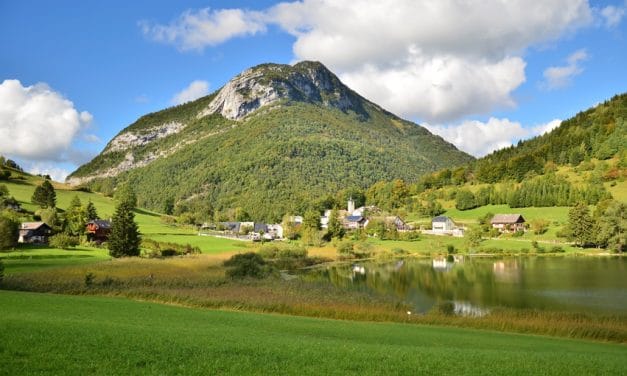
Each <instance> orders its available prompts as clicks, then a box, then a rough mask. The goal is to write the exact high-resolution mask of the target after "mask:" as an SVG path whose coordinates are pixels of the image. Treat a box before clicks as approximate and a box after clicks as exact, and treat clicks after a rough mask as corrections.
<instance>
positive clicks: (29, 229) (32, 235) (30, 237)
mask: <svg viewBox="0 0 627 376" xmlns="http://www.w3.org/2000/svg"><path fill="white" fill-rule="evenodd" d="M50 235H52V228H51V227H50V226H48V225H47V224H46V223H44V222H24V223H22V224H21V225H20V237H19V238H18V240H17V241H18V242H19V243H37V244H45V243H48V237H49V236H50Z"/></svg>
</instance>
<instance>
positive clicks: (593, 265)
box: [318, 257, 627, 309]
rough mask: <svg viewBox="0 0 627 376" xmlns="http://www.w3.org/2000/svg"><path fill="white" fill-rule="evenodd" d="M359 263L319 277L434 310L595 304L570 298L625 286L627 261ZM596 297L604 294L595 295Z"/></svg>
mask: <svg viewBox="0 0 627 376" xmlns="http://www.w3.org/2000/svg"><path fill="white" fill-rule="evenodd" d="M359 265H360V269H359V270H362V269H361V266H363V274H361V273H356V272H355V271H354V270H353V269H352V266H351V265H345V266H336V267H331V268H329V269H327V270H326V271H324V272H320V273H321V274H318V277H319V278H321V279H324V280H327V281H330V282H331V283H332V284H333V285H335V286H337V287H338V288H343V289H350V290H358V291H367V292H370V293H374V294H381V295H386V296H391V297H395V298H397V299H399V300H402V301H404V302H408V303H411V304H415V305H416V306H417V307H418V308H422V309H429V308H430V306H431V305H432V304H433V303H434V302H436V301H455V302H467V303H470V304H473V305H475V306H480V307H497V306H503V307H511V308H544V309H550V308H560V309H562V308H564V307H577V306H587V305H590V304H592V303H590V302H589V301H585V300H582V301H581V302H577V301H572V299H571V297H572V296H577V294H580V295H581V294H582V293H581V292H582V291H583V292H584V293H585V292H586V291H604V290H603V289H606V290H607V291H610V293H612V294H614V293H613V291H622V290H621V289H623V288H624V287H622V286H624V272H625V269H626V268H627V267H626V266H625V265H627V260H622V259H620V260H614V259H610V258H607V259H599V260H596V259H590V258H588V259H585V260H581V259H576V258H549V257H544V258H539V257H538V258H536V257H523V258H483V259H477V258H475V259H466V261H465V262H463V263H455V264H454V265H452V266H451V265H447V267H446V268H442V267H440V268H438V269H437V270H436V269H434V268H433V267H432V263H431V260H404V262H403V263H398V262H387V263H375V262H370V263H360V264H359ZM591 289H592V290H591ZM595 289H596V290H595ZM610 293H608V294H609V295H608V297H607V298H605V299H615V298H612V297H613V296H616V295H612V294H610ZM595 298H596V299H597V300H599V301H600V300H602V299H603V298H602V297H598V296H596V295H595ZM582 299H588V300H590V298H587V297H584V298H582ZM597 300H594V302H597ZM594 302H593V303H594ZM595 304H596V303H595ZM607 304H608V305H610V306H612V304H613V305H616V304H615V303H614V302H610V303H607Z"/></svg>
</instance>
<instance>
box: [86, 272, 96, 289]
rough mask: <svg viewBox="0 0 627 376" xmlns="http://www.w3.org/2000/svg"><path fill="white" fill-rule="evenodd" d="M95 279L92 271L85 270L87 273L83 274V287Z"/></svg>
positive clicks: (91, 283)
mask: <svg viewBox="0 0 627 376" xmlns="http://www.w3.org/2000/svg"><path fill="white" fill-rule="evenodd" d="M95 279H96V276H95V275H94V273H92V272H87V274H85V287H91V286H93V284H94V280H95Z"/></svg>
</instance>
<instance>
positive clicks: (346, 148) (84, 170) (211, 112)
mask: <svg viewBox="0 0 627 376" xmlns="http://www.w3.org/2000/svg"><path fill="white" fill-rule="evenodd" d="M472 160H473V158H472V157H471V156H469V155H468V154H466V153H464V152H461V151H459V150H457V149H456V148H455V147H454V146H453V145H452V144H450V143H448V142H446V141H444V140H443V139H442V138H440V137H438V136H435V135H433V134H431V133H430V132H429V131H427V130H426V129H425V128H423V127H421V126H418V125H416V124H414V123H412V122H409V121H406V120H403V119H401V118H399V117H397V116H395V115H393V114H391V113H389V112H387V111H385V110H384V109H382V108H381V107H379V106H378V105H376V104H374V103H372V102H369V101H367V100H366V99H364V98H363V97H361V96H359V95H358V94H357V93H355V92H354V91H352V90H351V89H349V88H348V87H346V86H345V85H344V84H342V83H341V82H340V80H339V79H338V78H337V77H336V76H335V75H334V74H333V73H332V72H330V71H329V70H328V69H327V68H325V67H324V66H323V65H322V64H320V63H317V62H301V63H298V64H296V65H293V66H290V65H277V64H263V65H259V66H256V67H254V68H251V69H248V70H246V71H244V72H242V73H241V74H239V75H238V76H236V77H235V78H233V79H232V80H231V81H230V82H228V83H227V84H226V85H225V86H224V87H223V88H221V89H220V90H219V91H217V92H215V93H213V94H211V95H209V96H207V97H204V98H201V99H198V100H196V101H194V102H190V103H187V104H183V105H180V106H176V107H172V108H169V109H166V110H163V111H160V112H156V113H152V114H149V115H146V116H143V117H141V118H140V119H139V120H137V121H136V122H135V123H133V124H131V125H130V126H129V127H127V128H126V129H124V130H123V131H121V132H120V133H119V134H118V135H117V136H115V137H114V138H113V139H112V140H111V141H110V142H109V143H108V144H107V146H106V147H105V149H104V150H103V151H102V153H100V155H98V156H97V157H96V158H94V159H93V160H92V161H91V162H89V163H87V164H85V165H83V166H81V167H80V168H78V169H77V170H76V171H75V172H73V173H72V174H71V175H70V176H69V177H68V182H69V183H71V184H74V185H78V184H81V185H87V186H89V187H91V188H92V189H94V190H98V191H102V192H104V193H111V191H112V190H113V189H114V188H115V187H116V186H117V185H119V184H122V183H129V184H131V185H132V186H133V187H134V188H135V190H136V191H137V195H138V199H139V204H140V205H141V206H143V207H146V208H149V209H153V210H158V211H163V210H165V211H168V210H169V209H171V208H172V207H175V209H176V210H177V211H178V212H184V211H185V210H186V209H188V208H189V209H193V208H195V209H194V210H196V211H197V210H203V211H211V210H226V209H234V208H239V210H240V212H244V213H248V214H249V216H250V217H251V218H252V219H255V220H261V219H265V220H277V219H279V218H280V217H281V216H282V215H283V214H285V213H288V212H292V213H295V212H302V211H304V209H305V207H306V205H308V203H309V202H311V201H315V200H317V199H319V198H320V197H322V196H324V195H328V194H329V193H335V192H337V191H338V190H341V189H344V188H348V187H358V188H366V187H368V186H370V185H371V184H373V183H375V182H376V181H380V180H391V179H395V178H401V179H405V180H408V181H415V180H417V179H418V178H419V177H420V176H421V175H423V174H424V173H427V172H431V171H435V170H438V169H441V168H444V167H451V166H457V165H462V164H465V163H468V162H470V161H472ZM198 208H200V209H198Z"/></svg>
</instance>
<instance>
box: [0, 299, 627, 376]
mask: <svg viewBox="0 0 627 376" xmlns="http://www.w3.org/2000/svg"><path fill="white" fill-rule="evenodd" d="M0 327H2V330H1V331H0V343H2V350H1V351H0V361H1V362H2V370H3V371H2V373H3V374H12V375H16V374H187V375H189V374H299V375H304V374H315V375H319V374H338V375H346V374H356V373H359V374H423V373H424V374H438V375H449V374H450V375H458V374H460V372H462V373H464V374H494V375H496V374H504V375H505V374H507V375H518V374H520V375H529V374H551V375H561V374H564V375H573V374H577V375H583V374H620V373H621V372H622V370H624V369H625V367H627V362H626V358H625V356H624V353H625V349H624V346H623V345H620V344H606V343H595V342H588V341H579V340H565V339H555V338H548V337H541V336H528V335H514V334H503V333H495V332H489V331H478V330H469V329H452V328H442V327H425V326H418V325H406V324H389V323H360V322H348V321H335V320H322V319H310V318H301V317H291V316H279V315H264V314H251V313H239V312H221V311H207V310H201V309H192V308H182V307H171V306H163V305H158V304H152V303H145V302H133V301H128V300H123V299H112V298H95V297H69V296H59V295H56V296H55V295H44V294H31V293H18V292H5V291H3V292H0ZM462 370H463V371H462Z"/></svg>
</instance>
